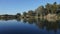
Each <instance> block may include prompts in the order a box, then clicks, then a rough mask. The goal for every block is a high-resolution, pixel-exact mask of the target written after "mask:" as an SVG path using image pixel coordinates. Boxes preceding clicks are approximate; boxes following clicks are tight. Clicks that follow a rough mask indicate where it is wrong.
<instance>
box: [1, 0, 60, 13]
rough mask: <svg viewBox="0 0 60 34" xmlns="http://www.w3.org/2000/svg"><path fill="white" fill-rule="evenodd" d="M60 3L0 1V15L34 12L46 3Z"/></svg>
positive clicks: (27, 0)
mask: <svg viewBox="0 0 60 34" xmlns="http://www.w3.org/2000/svg"><path fill="white" fill-rule="evenodd" d="M53 2H57V3H58V4H59V3H60V0H0V14H16V13H23V12H24V11H26V12H27V11H28V10H35V9H36V8H37V7H39V6H40V5H45V4H46V3H53Z"/></svg>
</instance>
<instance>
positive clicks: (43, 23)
mask: <svg viewBox="0 0 60 34" xmlns="http://www.w3.org/2000/svg"><path fill="white" fill-rule="evenodd" d="M23 21H24V22H25V23H26V22H28V23H29V24H33V23H35V24H36V25H37V26H38V27H39V28H40V29H44V27H45V28H46V30H47V31H52V30H53V31H54V33H55V34H56V32H57V29H60V20H56V21H55V22H54V21H53V22H49V21H48V20H44V19H43V20H41V19H38V20H37V19H24V20H23Z"/></svg>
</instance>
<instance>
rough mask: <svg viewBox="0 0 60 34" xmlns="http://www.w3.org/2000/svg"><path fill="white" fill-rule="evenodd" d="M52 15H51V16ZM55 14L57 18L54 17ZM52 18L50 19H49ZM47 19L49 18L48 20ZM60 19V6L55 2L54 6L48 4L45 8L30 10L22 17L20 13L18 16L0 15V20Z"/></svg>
mask: <svg viewBox="0 0 60 34" xmlns="http://www.w3.org/2000/svg"><path fill="white" fill-rule="evenodd" d="M49 14H50V15H49ZM54 14H55V16H53V15H54ZM49 16H50V17H49ZM46 17H47V18H46ZM53 17H55V18H58V19H60V4H57V3H56V2H54V3H53V4H49V3H47V4H46V5H45V6H39V7H38V8H37V9H35V10H34V11H33V10H29V11H28V12H23V14H22V15H21V14H20V13H17V14H16V15H8V14H5V15H0V19H1V18H2V19H4V18H7V19H9V18H15V19H20V18H45V19H49V18H53Z"/></svg>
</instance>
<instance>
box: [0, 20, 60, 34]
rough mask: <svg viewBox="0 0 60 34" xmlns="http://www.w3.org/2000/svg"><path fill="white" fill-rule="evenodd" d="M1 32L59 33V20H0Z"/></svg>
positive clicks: (28, 33) (5, 33)
mask: <svg viewBox="0 0 60 34" xmlns="http://www.w3.org/2000/svg"><path fill="white" fill-rule="evenodd" d="M0 33H2V34H60V22H59V21H56V22H48V21H46V20H43V21H41V20H38V21H37V20H26V19H24V20H7V21H5V20H0Z"/></svg>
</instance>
